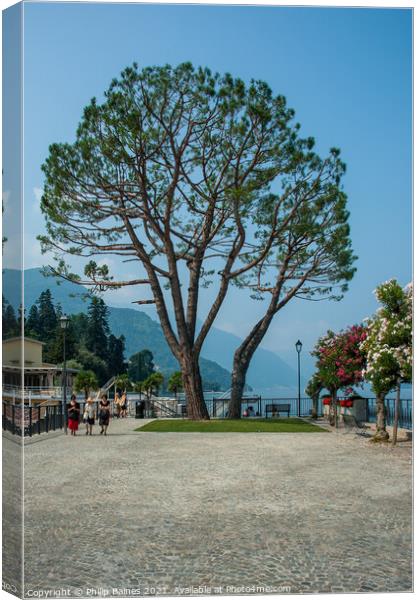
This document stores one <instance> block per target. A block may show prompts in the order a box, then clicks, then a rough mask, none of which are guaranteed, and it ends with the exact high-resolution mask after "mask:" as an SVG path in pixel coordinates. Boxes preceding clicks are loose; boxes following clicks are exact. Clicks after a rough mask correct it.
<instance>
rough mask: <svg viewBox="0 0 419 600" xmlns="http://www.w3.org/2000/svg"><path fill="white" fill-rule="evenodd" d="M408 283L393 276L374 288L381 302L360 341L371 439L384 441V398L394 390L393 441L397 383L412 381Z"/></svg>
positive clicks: (385, 437)
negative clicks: (372, 402)
mask: <svg viewBox="0 0 419 600" xmlns="http://www.w3.org/2000/svg"><path fill="white" fill-rule="evenodd" d="M412 289H413V288H412V285H411V284H409V285H408V286H407V287H406V288H405V289H403V288H402V287H401V286H400V284H399V283H397V281H396V280H395V279H390V281H386V282H385V283H383V284H381V285H379V286H378V287H377V289H376V290H375V295H376V298H377V300H378V302H379V303H380V304H381V306H380V308H379V309H378V310H377V312H376V313H375V315H374V316H373V317H371V318H370V319H368V320H367V338H366V339H365V341H364V342H363V344H362V349H363V351H364V352H366V356H367V365H366V368H365V370H364V376H365V379H366V380H367V381H369V382H370V383H371V387H372V389H373V391H374V393H375V395H376V404H377V423H376V433H375V435H374V439H375V440H377V441H387V440H388V438H389V434H388V432H387V429H386V407H385V397H386V395H387V394H388V393H389V392H391V391H392V390H396V402H395V419H394V435H393V443H394V444H395V443H396V441H397V425H398V423H397V421H398V413H399V402H400V384H401V383H402V382H409V383H410V382H411V381H412V356H413V348H412V341H413V340H412Z"/></svg>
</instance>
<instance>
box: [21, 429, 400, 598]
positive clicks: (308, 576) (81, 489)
mask: <svg viewBox="0 0 419 600" xmlns="http://www.w3.org/2000/svg"><path fill="white" fill-rule="evenodd" d="M138 425H139V421H135V420H133V419H125V420H123V421H114V422H112V423H111V426H110V431H109V435H108V436H107V437H106V438H105V437H103V436H99V435H98V428H97V427H96V428H95V429H96V431H95V435H93V436H91V437H90V436H85V435H78V436H77V437H76V438H73V437H71V436H70V435H68V436H64V435H59V436H54V437H51V438H50V439H45V437H44V438H43V440H42V441H40V440H39V439H38V440H37V439H36V438H33V441H32V442H31V443H29V444H28V445H27V446H26V449H25V592H26V595H27V596H29V595H30V594H31V593H32V594H33V590H48V589H50V590H57V589H60V588H65V589H67V590H70V593H71V595H72V596H76V597H77V596H85V595H86V594H87V593H88V590H89V589H95V590H96V593H97V594H98V595H102V596H106V595H113V596H117V595H129V594H130V595H148V594H157V595H164V594H168V595H175V594H179V595H188V594H191V593H196V592H197V591H198V592H200V591H201V592H202V591H203V592H206V593H208V592H209V593H214V594H217V593H223V594H225V593H243V592H249V591H250V592H252V591H256V592H267V593H270V592H278V591H279V592H281V591H285V592H287V591H288V592H291V593H302V592H359V591H361V592H373V591H374V592H384V591H387V592H390V591H408V590H411V588H412V569H411V553H412V547H411V525H412V523H411V516H412V514H411V511H412V505H411V483H412V481H411V478H412V464H411V454H410V448H409V447H408V448H403V447H402V445H401V446H400V447H398V448H396V449H390V448H382V447H378V446H375V445H372V444H368V443H367V442H365V441H363V440H362V439H360V438H359V437H357V436H354V435H351V434H350V435H342V434H336V433H312V434H310V433H287V434H271V433H263V434H261V433H255V434H241V433H234V434H226V433H220V434H218V433H209V434H200V433H152V432H147V433H145V432H144V433H136V432H134V431H133V429H134V428H135V427H137V426H138ZM198 586H201V589H200V590H199V589H198V590H197V589H196V588H198Z"/></svg>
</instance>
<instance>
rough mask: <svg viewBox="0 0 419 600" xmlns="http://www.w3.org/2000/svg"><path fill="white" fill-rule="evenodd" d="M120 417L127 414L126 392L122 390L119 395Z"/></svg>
mask: <svg viewBox="0 0 419 600" xmlns="http://www.w3.org/2000/svg"><path fill="white" fill-rule="evenodd" d="M120 402H121V418H124V417H126V416H127V393H126V392H124V393H123V394H122V396H121V400H120Z"/></svg>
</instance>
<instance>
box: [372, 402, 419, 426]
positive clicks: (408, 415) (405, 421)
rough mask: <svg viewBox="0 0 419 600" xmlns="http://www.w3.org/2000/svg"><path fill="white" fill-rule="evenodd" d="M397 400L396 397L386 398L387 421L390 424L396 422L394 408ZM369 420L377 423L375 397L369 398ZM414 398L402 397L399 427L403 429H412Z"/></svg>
mask: <svg viewBox="0 0 419 600" xmlns="http://www.w3.org/2000/svg"><path fill="white" fill-rule="evenodd" d="M395 404H396V401H395V399H394V398H386V400H385V407H386V422H387V424H388V425H393V423H394V410H395ZM367 420H368V422H369V423H375V421H376V420H377V404H376V400H375V398H368V403H367ZM412 425H413V421H412V400H410V399H400V404H399V427H403V429H412Z"/></svg>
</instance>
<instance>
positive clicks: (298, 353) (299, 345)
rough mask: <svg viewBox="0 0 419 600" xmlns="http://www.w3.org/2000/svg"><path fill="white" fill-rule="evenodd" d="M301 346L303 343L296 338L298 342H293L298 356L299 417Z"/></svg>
mask: <svg viewBox="0 0 419 600" xmlns="http://www.w3.org/2000/svg"><path fill="white" fill-rule="evenodd" d="M302 347H303V344H302V343H301V342H300V340H298V342H297V343H296V344H295V349H296V350H297V356H298V408H297V415H298V416H299V417H301V377H300V353H301V348H302Z"/></svg>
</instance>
